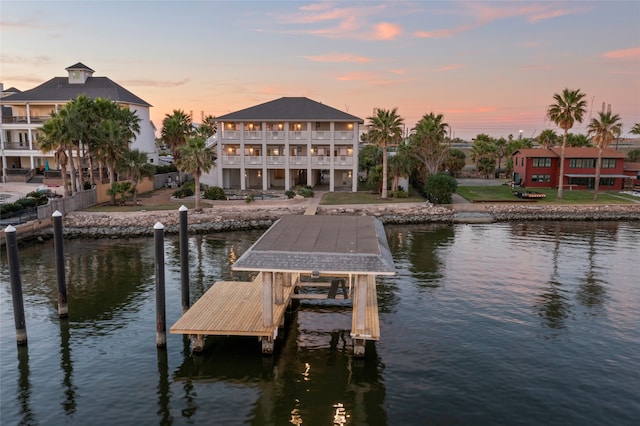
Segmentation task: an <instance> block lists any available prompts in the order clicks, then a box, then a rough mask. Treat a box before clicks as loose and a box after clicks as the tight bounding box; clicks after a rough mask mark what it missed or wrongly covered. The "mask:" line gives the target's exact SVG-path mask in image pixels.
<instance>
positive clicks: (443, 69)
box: [434, 64, 462, 72]
mask: <svg viewBox="0 0 640 426" xmlns="http://www.w3.org/2000/svg"><path fill="white" fill-rule="evenodd" d="M460 68H462V65H461V64H450V65H444V66H441V67H440V68H436V69H435V70H434V71H436V72H446V71H454V70H459V69H460Z"/></svg>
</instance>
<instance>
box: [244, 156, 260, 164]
mask: <svg viewBox="0 0 640 426" xmlns="http://www.w3.org/2000/svg"><path fill="white" fill-rule="evenodd" d="M244 164H262V157H260V156H257V155H245V156H244Z"/></svg>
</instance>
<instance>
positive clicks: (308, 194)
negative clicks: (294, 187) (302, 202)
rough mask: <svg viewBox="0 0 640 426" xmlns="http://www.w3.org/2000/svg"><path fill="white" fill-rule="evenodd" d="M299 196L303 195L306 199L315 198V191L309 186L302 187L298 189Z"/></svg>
mask: <svg viewBox="0 0 640 426" xmlns="http://www.w3.org/2000/svg"><path fill="white" fill-rule="evenodd" d="M298 194H300V195H302V196H303V197H304V198H313V195H314V194H313V189H311V187H309V186H301V187H298Z"/></svg>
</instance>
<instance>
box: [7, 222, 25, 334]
mask: <svg viewBox="0 0 640 426" xmlns="http://www.w3.org/2000/svg"><path fill="white" fill-rule="evenodd" d="M4 232H5V234H6V236H7V256H8V258H9V275H10V276H11V299H12V300H13V319H14V322H15V325H16V343H17V344H18V345H26V344H27V323H26V321H25V319H24V300H23V298H22V281H21V280H20V262H19V261H18V238H17V236H16V228H14V227H13V226H11V225H9V226H7V227H6V228H5V230H4Z"/></svg>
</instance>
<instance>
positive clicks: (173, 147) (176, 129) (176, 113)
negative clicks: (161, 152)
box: [161, 110, 193, 162]
mask: <svg viewBox="0 0 640 426" xmlns="http://www.w3.org/2000/svg"><path fill="white" fill-rule="evenodd" d="M192 131H193V127H192V125H191V117H190V116H188V115H187V114H185V113H184V111H182V110H173V114H171V115H169V114H165V117H164V120H162V132H161V139H162V142H163V143H164V144H165V145H167V147H169V150H170V151H171V155H173V159H174V160H175V161H176V162H177V161H178V159H179V157H180V147H181V146H183V145H184V144H186V142H187V138H189V136H191V133H192Z"/></svg>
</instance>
